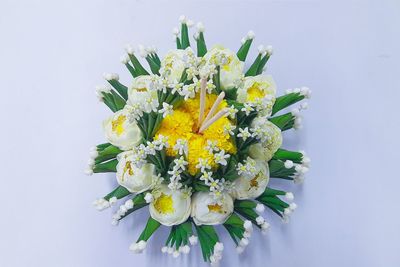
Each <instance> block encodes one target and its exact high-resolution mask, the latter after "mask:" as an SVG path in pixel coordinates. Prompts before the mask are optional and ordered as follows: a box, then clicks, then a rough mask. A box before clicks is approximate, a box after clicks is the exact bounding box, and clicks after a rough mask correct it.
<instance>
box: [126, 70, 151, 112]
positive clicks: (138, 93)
mask: <svg viewBox="0 0 400 267" xmlns="http://www.w3.org/2000/svg"><path fill="white" fill-rule="evenodd" d="M152 83H153V81H152V77H151V76H150V75H142V76H139V77H136V78H135V79H133V82H132V85H131V86H130V87H129V89H128V104H130V105H131V106H135V105H136V104H139V106H142V105H145V103H146V100H147V99H149V98H156V97H157V91H155V90H151V88H150V87H151V84H152Z"/></svg>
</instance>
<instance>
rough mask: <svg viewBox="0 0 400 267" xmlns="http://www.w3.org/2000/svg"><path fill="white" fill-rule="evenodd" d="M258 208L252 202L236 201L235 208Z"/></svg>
mask: <svg viewBox="0 0 400 267" xmlns="http://www.w3.org/2000/svg"><path fill="white" fill-rule="evenodd" d="M256 206H257V203H255V202H254V201H252V200H236V201H235V208H246V209H254V208H255V207H256Z"/></svg>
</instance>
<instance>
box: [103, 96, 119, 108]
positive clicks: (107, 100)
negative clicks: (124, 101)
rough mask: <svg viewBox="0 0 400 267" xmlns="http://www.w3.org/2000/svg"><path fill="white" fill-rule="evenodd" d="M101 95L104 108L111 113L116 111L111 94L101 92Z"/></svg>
mask: <svg viewBox="0 0 400 267" xmlns="http://www.w3.org/2000/svg"><path fill="white" fill-rule="evenodd" d="M101 94H102V96H103V102H104V104H106V106H107V107H109V108H110V109H111V111H112V112H116V111H118V108H117V107H116V106H115V103H114V99H113V96H112V94H110V93H106V92H101Z"/></svg>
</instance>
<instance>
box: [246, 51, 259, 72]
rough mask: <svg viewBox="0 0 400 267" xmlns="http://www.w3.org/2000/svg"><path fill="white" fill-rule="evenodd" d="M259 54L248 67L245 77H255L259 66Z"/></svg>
mask: <svg viewBox="0 0 400 267" xmlns="http://www.w3.org/2000/svg"><path fill="white" fill-rule="evenodd" d="M261 57H262V55H261V54H258V56H257V57H256V59H255V60H254V62H253V64H252V65H251V66H250V68H249V69H248V70H247V72H246V74H245V76H246V77H248V76H256V75H257V70H258V66H259V65H260V62H261Z"/></svg>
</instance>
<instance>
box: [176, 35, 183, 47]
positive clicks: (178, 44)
mask: <svg viewBox="0 0 400 267" xmlns="http://www.w3.org/2000/svg"><path fill="white" fill-rule="evenodd" d="M176 49H182V44H181V39H179V37H176Z"/></svg>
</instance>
